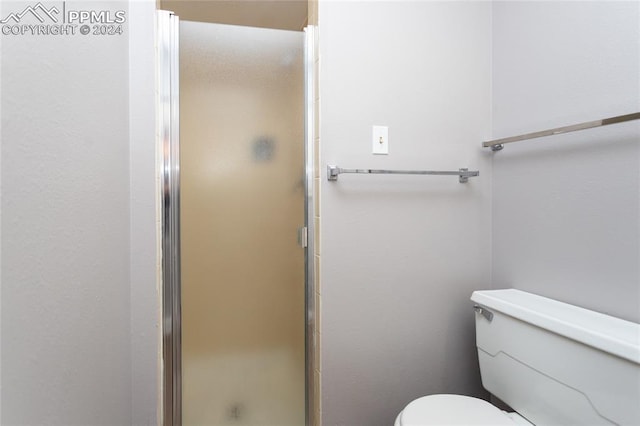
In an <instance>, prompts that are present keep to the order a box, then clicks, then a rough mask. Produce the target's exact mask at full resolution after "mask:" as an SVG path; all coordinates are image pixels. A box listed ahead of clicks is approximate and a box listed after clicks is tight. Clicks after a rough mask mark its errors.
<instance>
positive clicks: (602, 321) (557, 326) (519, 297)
mask: <svg viewBox="0 0 640 426" xmlns="http://www.w3.org/2000/svg"><path fill="white" fill-rule="evenodd" d="M471 300H472V301H474V302H475V303H477V304H478V305H482V306H484V307H485V308H487V309H489V310H492V311H497V312H501V313H503V314H505V315H509V316H511V317H514V318H517V319H519V320H521V321H525V322H527V323H530V324H533V325H536V326H538V327H540V328H543V329H545V330H549V331H551V332H553V333H556V334H559V335H561V336H565V337H567V338H569V339H572V340H576V341H578V342H581V343H584V344H585V345H589V346H592V347H594V348H597V349H600V350H602V351H605V352H608V353H610V354H613V355H617V356H619V357H620V358H624V359H626V360H629V361H632V362H635V363H636V364H640V324H636V323H634V322H631V321H625V320H623V319H620V318H615V317H612V316H609V315H605V314H601V313H599V312H594V311H590V310H588V309H584V308H580V307H577V306H573V305H570V304H568V303H563V302H559V301H557V300H553V299H548V298H546V297H542V296H538V295H536V294H531V293H527V292H524V291H520V290H515V289H506V290H482V291H474V292H473V294H472V295H471Z"/></svg>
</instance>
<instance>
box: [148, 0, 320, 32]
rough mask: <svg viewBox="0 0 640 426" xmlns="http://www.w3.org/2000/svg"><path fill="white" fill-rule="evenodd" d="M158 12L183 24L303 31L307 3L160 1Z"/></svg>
mask: <svg viewBox="0 0 640 426" xmlns="http://www.w3.org/2000/svg"><path fill="white" fill-rule="evenodd" d="M160 8H161V9H163V10H170V11H172V12H174V13H175V14H176V15H178V16H179V17H180V19H183V20H186V21H200V22H216V23H220V24H231V25H245V26H250V27H262V28H279V29H283V30H296V31H300V30H302V29H303V28H304V27H305V25H306V23H307V0H160Z"/></svg>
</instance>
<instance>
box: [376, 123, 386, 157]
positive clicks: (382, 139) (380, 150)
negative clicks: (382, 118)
mask: <svg viewBox="0 0 640 426" xmlns="http://www.w3.org/2000/svg"><path fill="white" fill-rule="evenodd" d="M372 143H373V146H372V151H373V153H374V154H382V155H386V154H389V128H388V127H387V126H373V138H372Z"/></svg>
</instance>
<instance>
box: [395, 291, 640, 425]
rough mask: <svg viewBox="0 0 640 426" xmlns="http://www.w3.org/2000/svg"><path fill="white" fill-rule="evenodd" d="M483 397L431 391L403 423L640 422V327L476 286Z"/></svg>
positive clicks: (548, 301)
mask: <svg viewBox="0 0 640 426" xmlns="http://www.w3.org/2000/svg"><path fill="white" fill-rule="evenodd" d="M471 300H472V301H473V302H474V303H475V305H474V308H475V310H476V346H477V347H478V359H479V361H480V373H481V377H482V385H483V386H484V387H485V389H487V390H488V391H489V392H491V394H493V395H495V396H496V397H498V398H499V399H501V400H502V401H504V402H505V403H507V404H508V405H509V406H511V407H512V408H513V409H514V410H515V412H506V411H502V410H500V409H499V408H497V407H496V406H494V405H492V404H490V403H488V402H487V401H484V400H482V399H478V398H472V397H468V396H461V395H429V396H425V397H422V398H418V399H416V400H414V401H412V402H411V403H410V404H409V405H407V406H406V407H405V408H404V410H402V412H401V413H400V414H399V415H398V417H397V419H396V422H395V426H424V425H496V426H497V425H512V426H513V425H531V424H534V425H538V426H540V425H608V424H611V425H640V324H636V323H633V322H629V321H625V320H621V319H618V318H614V317H611V316H608V315H604V314H600V313H597V312H593V311H590V310H587V309H582V308H579V307H577V306H572V305H569V304H566V303H562V302H558V301H555V300H551V299H547V298H545V297H541V296H536V295H534V294H530V293H525V292H523V291H519V290H487V291H476V292H474V293H473V294H472V295H471Z"/></svg>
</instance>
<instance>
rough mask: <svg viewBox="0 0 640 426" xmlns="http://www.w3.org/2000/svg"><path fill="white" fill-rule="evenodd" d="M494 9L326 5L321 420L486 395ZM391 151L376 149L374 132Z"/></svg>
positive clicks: (380, 419)
mask: <svg viewBox="0 0 640 426" xmlns="http://www.w3.org/2000/svg"><path fill="white" fill-rule="evenodd" d="M490 7H491V6H490V4H489V3H481V2H331V1H328V2H320V3H319V20H318V22H319V27H320V35H319V39H320V88H321V89H320V90H321V92H320V104H321V111H320V116H321V124H320V138H321V167H322V169H324V168H325V167H326V165H327V164H331V163H334V164H337V165H339V166H342V167H359V168H389V169H430V170H457V169H458V168H460V167H469V168H470V169H479V170H480V173H481V175H480V177H479V178H475V179H471V180H470V182H469V183H468V184H466V185H462V184H460V183H458V180H457V178H455V177H416V176H374V175H371V176H360V175H344V176H341V177H340V180H339V181H338V182H327V180H326V178H325V175H324V171H323V172H322V177H321V182H322V188H321V190H322V204H321V214H320V216H321V217H322V229H321V237H322V242H321V247H320V256H321V265H320V267H321V276H322V288H321V298H322V329H321V335H322V418H323V422H322V423H323V424H324V425H368V426H376V425H389V424H393V421H394V418H395V416H396V415H397V414H398V412H399V411H400V410H401V409H402V408H403V407H404V406H405V405H406V404H407V403H408V402H409V401H411V400H412V399H414V398H417V397H419V396H422V395H425V394H429V393H443V392H457V393H463V394H470V395H476V394H480V393H481V392H482V391H481V387H480V380H479V374H478V370H477V361H476V351H475V345H474V322H473V318H474V316H473V310H472V308H471V302H470V301H469V296H470V295H471V292H472V291H473V290H474V289H479V288H487V287H489V286H490V275H489V273H490V213H491V212H490V207H491V201H490V182H491V173H490V170H489V164H490V155H488V154H487V153H486V152H483V151H482V150H481V149H480V142H481V141H482V140H483V139H485V138H487V137H488V136H489V135H490V127H489V123H490V58H491V56H490V36H491V28H490V18H491V8H490ZM372 125H387V126H389V140H390V154H389V155H388V156H374V155H372V154H371V126H372Z"/></svg>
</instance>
